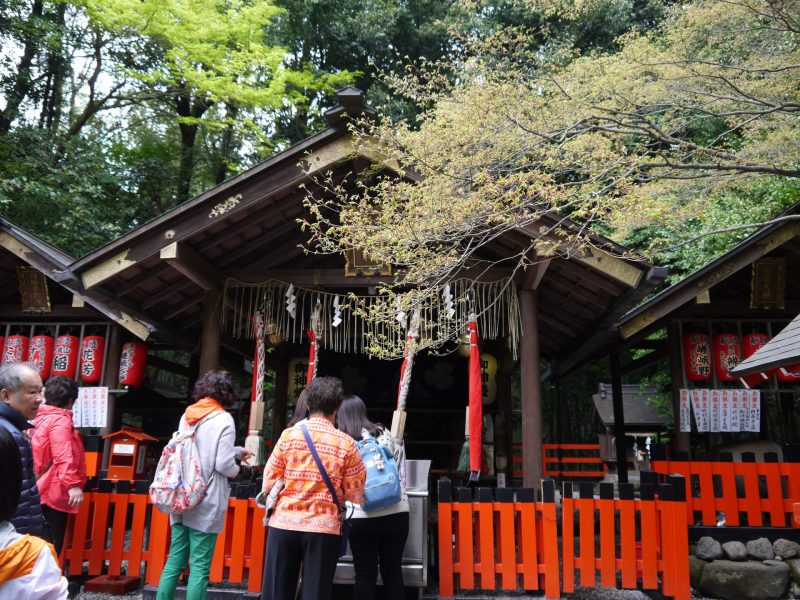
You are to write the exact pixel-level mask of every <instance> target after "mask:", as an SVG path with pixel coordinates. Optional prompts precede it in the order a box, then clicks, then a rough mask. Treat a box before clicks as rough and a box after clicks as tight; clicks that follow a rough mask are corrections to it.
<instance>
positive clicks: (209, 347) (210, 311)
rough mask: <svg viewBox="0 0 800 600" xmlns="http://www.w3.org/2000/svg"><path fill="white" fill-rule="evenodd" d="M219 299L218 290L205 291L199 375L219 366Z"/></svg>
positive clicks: (220, 297) (220, 312) (220, 295)
mask: <svg viewBox="0 0 800 600" xmlns="http://www.w3.org/2000/svg"><path fill="white" fill-rule="evenodd" d="M221 299H222V294H221V293H220V291H219V290H211V291H209V292H206V297H205V301H204V304H203V337H202V339H201V340H200V369H199V370H200V376H202V375H203V374H204V373H205V372H206V371H211V370H213V369H218V368H219V345H220V344H219V341H220V318H221V315H222V311H221V309H220V301H221Z"/></svg>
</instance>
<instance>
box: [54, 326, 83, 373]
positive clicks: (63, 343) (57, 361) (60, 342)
mask: <svg viewBox="0 0 800 600" xmlns="http://www.w3.org/2000/svg"><path fill="white" fill-rule="evenodd" d="M79 342H80V340H79V339H78V336H76V335H60V336H58V337H57V338H56V344H55V348H54V350H53V369H52V371H51V372H50V374H51V375H52V376H53V377H58V376H61V377H69V378H70V379H75V376H76V375H77V374H78V343H79Z"/></svg>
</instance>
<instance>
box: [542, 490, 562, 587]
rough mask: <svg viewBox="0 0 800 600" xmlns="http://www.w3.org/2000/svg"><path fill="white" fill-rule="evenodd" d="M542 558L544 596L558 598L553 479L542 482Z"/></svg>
mask: <svg viewBox="0 0 800 600" xmlns="http://www.w3.org/2000/svg"><path fill="white" fill-rule="evenodd" d="M541 510H542V560H543V562H544V597H545V598H548V599H550V598H556V599H557V598H560V597H561V582H560V581H559V576H558V571H559V564H558V520H557V517H556V490H555V483H554V482H553V481H543V482H542V503H541Z"/></svg>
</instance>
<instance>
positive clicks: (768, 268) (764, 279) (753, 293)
mask: <svg viewBox="0 0 800 600" xmlns="http://www.w3.org/2000/svg"><path fill="white" fill-rule="evenodd" d="M752 269H753V270H752V273H751V276H750V308H773V307H774V308H779V309H783V308H785V306H786V301H785V293H786V259H785V258H762V259H760V260H757V261H755V262H754V263H753V267H752Z"/></svg>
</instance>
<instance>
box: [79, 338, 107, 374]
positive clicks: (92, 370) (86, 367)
mask: <svg viewBox="0 0 800 600" xmlns="http://www.w3.org/2000/svg"><path fill="white" fill-rule="evenodd" d="M105 352H106V338H104V337H103V336H102V335H87V336H85V337H84V338H83V344H82V345H81V380H82V381H83V383H100V378H101V377H102V376H103V355H104V354H105Z"/></svg>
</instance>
